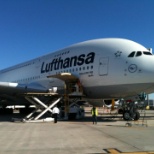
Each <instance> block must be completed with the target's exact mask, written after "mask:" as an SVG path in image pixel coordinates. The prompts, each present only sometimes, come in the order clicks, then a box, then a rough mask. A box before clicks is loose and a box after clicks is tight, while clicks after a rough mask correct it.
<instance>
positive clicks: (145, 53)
mask: <svg viewBox="0 0 154 154" xmlns="http://www.w3.org/2000/svg"><path fill="white" fill-rule="evenodd" d="M143 53H144V55H152V53H151V52H147V51H143Z"/></svg>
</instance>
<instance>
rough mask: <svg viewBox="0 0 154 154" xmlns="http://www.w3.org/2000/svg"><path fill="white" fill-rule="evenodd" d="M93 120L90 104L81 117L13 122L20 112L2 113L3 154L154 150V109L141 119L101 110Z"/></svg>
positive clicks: (0, 141) (0, 149) (0, 152)
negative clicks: (131, 119)
mask: <svg viewBox="0 0 154 154" xmlns="http://www.w3.org/2000/svg"><path fill="white" fill-rule="evenodd" d="M99 112H100V115H99V117H98V123H97V124H96V125H93V124H92V118H91V116H90V114H89V108H88V109H86V117H85V118H84V119H83V120H77V121H58V123H57V124H54V123H53V122H48V123H45V122H44V123H40V122H37V123H22V122H11V119H12V117H16V118H17V117H21V115H20V114H13V115H12V114H8V115H0V154H61V153H63V154H71V153H79V154H80V153H92V154H95V153H114V154H116V153H127V154H128V153H140V154H142V153H154V111H146V117H145V118H144V120H143V114H142V116H141V120H140V121H138V122H129V124H132V126H131V127H129V126H128V125H126V124H127V122H126V121H123V119H122V118H121V115H116V114H115V115H113V114H112V115H110V114H104V111H103V112H102V111H101V110H100V111H99Z"/></svg>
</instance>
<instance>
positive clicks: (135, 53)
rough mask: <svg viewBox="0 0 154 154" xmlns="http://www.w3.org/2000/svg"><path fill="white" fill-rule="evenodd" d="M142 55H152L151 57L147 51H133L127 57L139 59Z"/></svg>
mask: <svg viewBox="0 0 154 154" xmlns="http://www.w3.org/2000/svg"><path fill="white" fill-rule="evenodd" d="M142 54H144V55H150V56H151V55H152V56H153V54H152V53H151V52H148V51H143V52H142V51H137V52H136V51H133V52H131V53H130V54H129V55H128V57H139V56H142Z"/></svg>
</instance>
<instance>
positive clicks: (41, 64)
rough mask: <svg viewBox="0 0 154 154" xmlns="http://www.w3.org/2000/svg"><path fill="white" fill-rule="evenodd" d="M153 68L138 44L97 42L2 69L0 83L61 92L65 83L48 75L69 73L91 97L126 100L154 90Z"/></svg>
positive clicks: (152, 60) (151, 58)
mask: <svg viewBox="0 0 154 154" xmlns="http://www.w3.org/2000/svg"><path fill="white" fill-rule="evenodd" d="M132 52H133V53H132ZM131 53H132V54H131ZM130 54H131V55H130ZM133 54H134V55H133ZM129 55H130V56H129ZM153 66H154V56H153V55H152V54H151V53H150V52H149V50H148V49H146V48H145V47H143V46H142V45H140V44H138V43H136V42H133V41H130V40H126V39H116V38H115V39H114V38H113V39H112V38H111V39H96V40H91V41H86V42H82V43H78V44H75V45H72V46H70V47H67V48H65V49H62V50H60V51H57V52H54V53H50V54H48V55H45V56H42V57H39V58H36V59H33V60H30V61H28V62H25V63H22V64H19V65H16V66H13V67H10V68H8V69H4V70H1V71H0V82H11V83H18V84H23V85H26V86H27V87H32V88H33V87H36V89H37V87H38V89H39V88H40V87H41V88H42V89H44V90H48V89H51V88H52V87H58V88H59V89H61V88H62V87H63V86H64V83H63V81H60V80H59V79H56V78H47V76H51V75H55V74H59V73H63V72H69V73H71V74H73V75H74V76H76V77H78V78H79V80H80V82H81V84H82V86H83V89H84V93H85V94H86V96H87V97H89V98H124V97H127V96H134V95H137V94H139V93H140V92H146V93H152V92H153V91H154V67H153Z"/></svg>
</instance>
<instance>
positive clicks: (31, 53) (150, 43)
mask: <svg viewBox="0 0 154 154" xmlns="http://www.w3.org/2000/svg"><path fill="white" fill-rule="evenodd" d="M153 16H154V1H153V0H0V55H1V58H0V59H1V60H0V69H3V68H6V67H9V66H12V65H15V64H18V63H20V62H23V61H26V60H30V59H33V58H35V57H37V56H41V55H43V54H47V53H49V52H52V51H55V50H58V49H61V48H64V47H66V46H68V45H71V44H74V43H78V42H81V41H85V40H89V39H95V38H106V37H122V38H128V39H131V40H134V41H136V42H138V43H140V44H142V45H144V46H145V47H147V48H149V47H151V48H153V49H154V17H153Z"/></svg>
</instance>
